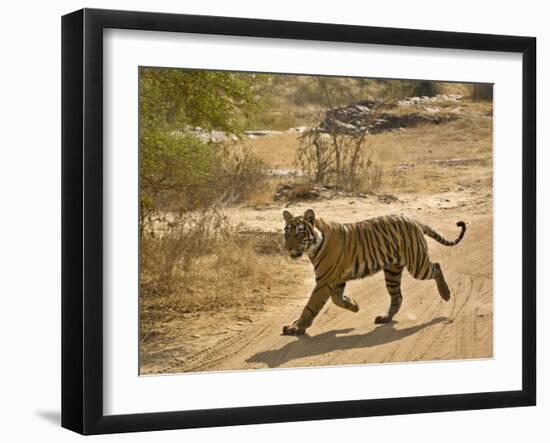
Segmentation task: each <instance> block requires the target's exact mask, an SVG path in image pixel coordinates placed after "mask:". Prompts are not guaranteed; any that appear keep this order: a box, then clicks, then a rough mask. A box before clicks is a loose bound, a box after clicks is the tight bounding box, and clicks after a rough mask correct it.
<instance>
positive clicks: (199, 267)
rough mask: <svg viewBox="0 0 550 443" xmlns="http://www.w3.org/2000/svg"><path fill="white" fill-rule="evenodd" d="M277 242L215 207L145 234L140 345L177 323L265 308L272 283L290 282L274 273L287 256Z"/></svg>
mask: <svg viewBox="0 0 550 443" xmlns="http://www.w3.org/2000/svg"><path fill="white" fill-rule="evenodd" d="M173 224H174V223H173ZM277 240H278V237H277V239H275V238H273V236H269V235H268V236H266V235H262V234H258V233H245V234H243V233H239V232H237V231H236V230H235V229H234V227H232V226H230V225H229V224H228V223H227V220H226V219H225V217H224V216H223V215H222V214H221V213H219V212H214V211H209V212H204V213H201V214H194V215H189V214H188V215H186V217H185V219H182V220H180V221H179V222H177V223H175V226H172V227H171V228H170V229H169V230H168V231H165V232H163V234H162V235H155V236H151V235H148V236H145V237H144V238H143V239H142V241H141V291H140V322H141V327H140V332H141V342H142V344H144V345H147V343H148V342H149V341H151V340H155V339H158V338H159V337H160V338H162V337H163V336H164V333H163V331H164V330H167V331H168V330H170V329H169V328H168V325H169V324H170V323H171V322H173V321H177V322H180V323H181V321H182V320H184V323H185V319H188V320H189V319H190V318H194V317H197V316H200V315H203V314H209V315H210V314H215V313H219V312H226V313H227V312H240V313H243V312H245V311H246V312H250V311H252V312H253V311H261V310H262V309H263V307H264V304H265V297H266V296H267V295H268V294H269V292H270V289H271V285H278V286H285V285H288V284H292V282H291V281H288V280H283V279H282V277H281V281H279V279H278V278H277V275H275V276H274V275H273V273H272V271H271V270H272V269H273V268H276V267H277V266H281V264H282V261H283V260H284V258H283V255H282V253H281V248H280V246H281V245H280V241H277ZM166 328H168V329H166Z"/></svg>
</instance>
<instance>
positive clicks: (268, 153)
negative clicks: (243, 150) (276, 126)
mask: <svg viewBox="0 0 550 443" xmlns="http://www.w3.org/2000/svg"><path fill="white" fill-rule="evenodd" d="M299 136H300V134H295V133H284V134H280V135H274V136H270V137H260V138H254V139H248V140H246V141H245V142H244V143H245V145H246V146H247V147H248V148H249V149H250V151H251V153H252V154H253V155H255V156H256V157H258V158H259V159H260V160H262V161H263V162H264V163H265V164H266V165H267V167H268V168H270V169H292V168H294V167H295V164H294V162H295V159H296V150H297V149H298V147H299V146H300V140H299V138H298V137H299Z"/></svg>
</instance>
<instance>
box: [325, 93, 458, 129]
mask: <svg viewBox="0 0 550 443" xmlns="http://www.w3.org/2000/svg"><path fill="white" fill-rule="evenodd" d="M449 97H451V96H437V97H432V98H430V97H411V98H408V99H403V100H402V101H400V102H399V106H412V105H417V104H418V105H422V104H424V103H435V102H439V101H448V100H449ZM452 97H453V98H452V100H453V101H457V100H459V98H457V97H460V96H452ZM379 104H380V103H379V102H376V101H374V100H367V101H363V102H359V103H354V104H351V105H349V106H344V107H341V108H334V109H330V110H328V111H327V112H326V114H325V118H324V119H323V121H321V123H320V124H319V126H318V127H317V129H316V131H318V132H321V133H327V134H343V135H352V136H353V135H355V136H357V135H361V134H363V133H365V132H366V133H367V134H378V133H380V132H385V131H395V130H399V129H401V128H410V127H414V126H417V125H419V124H421V123H431V124H440V123H443V122H448V121H452V120H456V119H457V118H459V116H458V115H457V112H444V111H441V110H440V109H439V108H433V107H432V108H430V109H429V110H428V109H424V108H423V107H422V109H421V111H424V112H407V113H390V112H387V111H386V112H383V111H381V110H379V109H378V105H379ZM386 109H387V107H386Z"/></svg>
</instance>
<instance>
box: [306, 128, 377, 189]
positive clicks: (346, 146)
mask: <svg viewBox="0 0 550 443" xmlns="http://www.w3.org/2000/svg"><path fill="white" fill-rule="evenodd" d="M319 122H320V119H317V120H316V121H315V122H314V123H313V124H312V125H311V127H310V128H309V129H308V130H307V131H305V132H304V133H303V134H302V137H301V139H300V147H299V148H298V151H297V156H296V163H297V165H298V167H299V168H301V169H302V171H303V172H304V174H305V175H306V176H308V177H310V178H311V180H312V181H313V182H315V183H332V184H337V185H340V186H342V187H343V188H344V189H346V190H353V191H368V192H370V191H373V190H374V189H375V188H376V187H378V186H379V185H380V182H381V177H382V171H381V169H380V168H379V167H377V166H376V165H375V164H374V162H373V160H372V152H371V151H370V148H369V143H368V142H367V140H366V137H367V134H368V130H367V128H365V129H363V130H360V131H358V132H357V133H355V134H353V135H350V134H342V133H339V132H338V131H336V130H333V131H331V132H330V133H327V132H323V131H321V130H320V129H319Z"/></svg>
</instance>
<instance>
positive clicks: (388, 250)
mask: <svg viewBox="0 0 550 443" xmlns="http://www.w3.org/2000/svg"><path fill="white" fill-rule="evenodd" d="M283 217H284V221H285V227H284V239H285V242H284V247H285V249H286V250H287V251H288V253H289V255H290V257H291V258H292V259H298V258H300V257H301V256H302V255H303V254H304V253H307V255H308V256H309V259H310V261H311V263H312V265H313V269H314V272H315V287H314V289H313V292H312V293H311V296H310V298H309V300H308V302H307V304H306V306H305V307H304V308H303V310H302V313H301V315H300V317H299V318H298V319H297V320H296V321H294V322H293V323H292V324H290V325H285V326H283V335H303V334H304V333H305V331H306V329H307V328H309V327H310V326H311V324H312V323H313V320H314V319H315V317H316V316H317V314H319V311H320V310H321V309H322V308H323V306H324V305H325V303H326V302H327V300H328V299H329V298H330V299H331V300H332V302H333V303H334V304H335V305H336V306H339V307H340V308H343V309H347V310H349V311H351V312H358V311H359V305H358V304H357V302H356V301H355V300H353V299H351V298H349V297H347V296H346V295H344V289H345V287H346V282H348V281H350V280H357V279H362V278H364V277H367V276H371V275H373V274H376V273H377V272H379V271H382V270H383V271H384V278H385V282H386V289H387V291H388V293H389V296H390V304H389V308H388V311H387V313H385V314H384V315H379V316H377V317H376V318H375V319H374V323H375V324H383V323H389V322H391V321H392V320H393V318H394V316H395V315H396V314H397V312H398V311H399V308H400V307H401V303H402V301H403V295H402V294H401V276H402V273H403V270H404V269H405V267H406V268H407V270H408V271H409V273H410V274H411V275H412V276H413V277H414V278H416V279H418V280H435V282H436V284H437V289H438V291H439V295H440V296H441V298H442V299H443V300H445V301H449V300H450V298H451V292H450V290H449V286H448V285H447V282H446V281H445V277H444V276H443V271H442V270H441V266H440V265H439V263H432V262H431V261H430V258H429V256H428V244H427V243H426V238H425V236H428V237H430V238H432V239H434V240H436V241H437V242H439V243H441V244H443V245H445V246H454V245H456V244H458V243H459V242H460V241H461V240H462V238H463V237H464V233H465V232H466V223H464V222H463V221H459V222H457V224H456V225H457V226H458V227H460V228H461V232H460V234H459V235H458V237H457V238H456V240H454V241H449V240H446V239H445V238H443V237H442V236H441V235H440V234H438V233H437V232H436V231H435V230H434V229H433V228H431V227H430V226H428V225H426V224H423V223H421V222H419V221H417V220H416V219H414V218H412V217H409V216H406V215H385V216H380V217H375V218H370V219H367V220H364V221H360V222H357V223H334V222H326V221H324V220H323V219H321V218H318V217H316V216H315V212H314V211H313V210H312V209H308V210H307V211H305V213H304V215H303V216H297V217H294V216H293V215H292V214H291V213H290V212H289V211H287V210H285V211H283Z"/></svg>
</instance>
